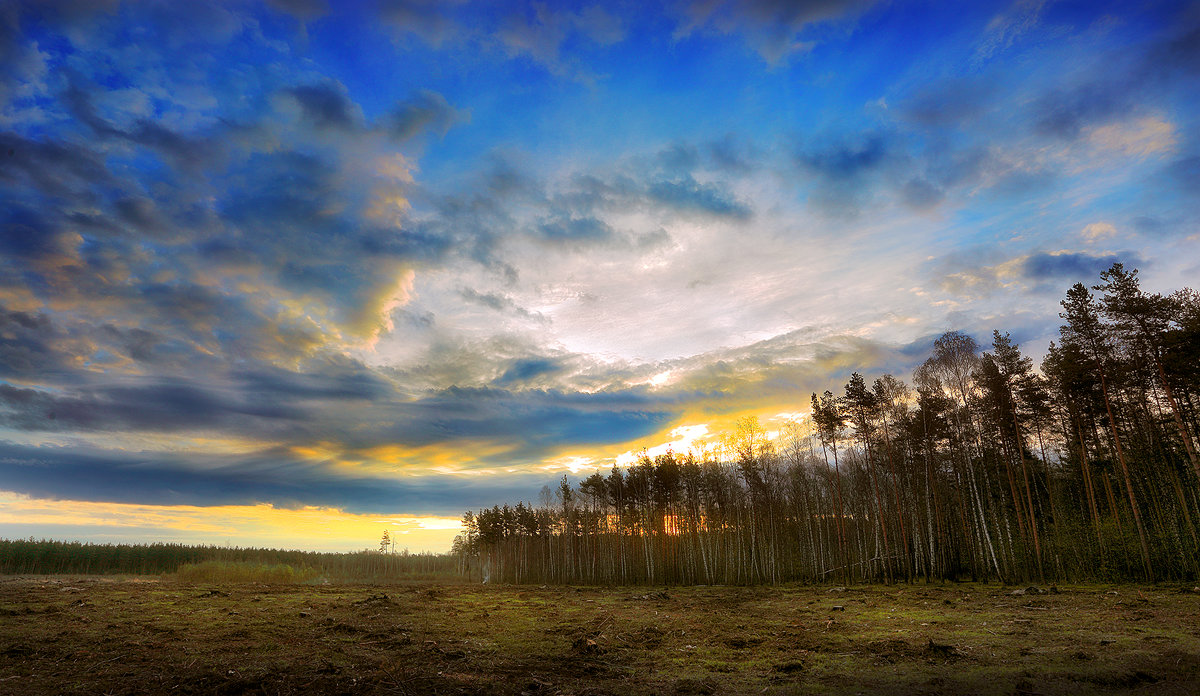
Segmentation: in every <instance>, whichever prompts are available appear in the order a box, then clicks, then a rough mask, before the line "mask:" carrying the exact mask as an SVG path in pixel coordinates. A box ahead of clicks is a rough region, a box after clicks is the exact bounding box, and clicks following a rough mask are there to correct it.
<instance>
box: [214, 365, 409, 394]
mask: <svg viewBox="0 0 1200 696" xmlns="http://www.w3.org/2000/svg"><path fill="white" fill-rule="evenodd" d="M305 367H306V369H305V370H304V371H302V372H300V371H294V370H285V369H282V368H279V367H274V366H261V367H258V368H256V369H255V370H237V371H234V372H233V373H232V377H233V378H234V379H235V380H236V381H237V382H239V385H240V386H239V388H240V390H241V391H242V392H243V393H245V394H247V395H252V396H253V397H254V398H256V399H257V400H259V401H267V402H270V401H287V402H294V401H296V400H322V401H323V400H335V401H345V400H351V401H376V400H385V399H388V398H390V397H392V396H394V393H395V392H394V388H393V387H392V385H391V384H389V383H388V382H387V381H386V380H384V379H382V378H381V377H380V376H379V375H378V374H376V373H375V372H373V371H371V370H369V369H368V368H367V367H366V366H364V365H362V364H361V363H358V362H355V361H352V360H350V359H349V358H345V357H334V356H328V357H323V358H320V359H317V360H315V361H310V362H309V363H308V364H306V366H305Z"/></svg>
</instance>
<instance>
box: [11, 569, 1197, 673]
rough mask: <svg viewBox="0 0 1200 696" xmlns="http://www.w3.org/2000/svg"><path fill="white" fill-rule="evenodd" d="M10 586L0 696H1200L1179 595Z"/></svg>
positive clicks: (95, 583) (86, 583)
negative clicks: (1133, 693) (793, 695)
mask: <svg viewBox="0 0 1200 696" xmlns="http://www.w3.org/2000/svg"><path fill="white" fill-rule="evenodd" d="M1015 589H1017V588H1011V587H1008V588H1002V587H1000V586H996V585H991V586H988V585H967V584H964V585H930V586H926V585H910V586H899V587H884V586H868V587H849V588H830V587H827V586H825V587H754V588H743V587H689V588H683V587H680V588H667V589H665V590H663V589H658V588H635V587H624V588H570V587H491V586H476V585H430V584H413V585H390V586H363V585H344V586H342V585H324V586H306V585H256V584H240V585H234V584H224V585H216V584H186V583H179V582H175V581H159V580H145V579H112V578H95V577H91V578H89V577H75V578H71V577H4V578H0V693H6V694H23V693H65V694H98V693H112V694H125V693H147V692H150V693H166V692H171V693H183V694H235V693H261V694H301V693H368V694H371V693H398V694H407V693H422V694H423V693H436V694H458V693H501V694H560V693H561V694H609V693H611V694H625V693H680V694H692V693H717V694H721V693H747V694H749V693H755V694H757V693H768V694H771V693H866V694H873V693H929V694H936V693H984V694H1066V693H1079V692H1081V691H1082V692H1090V693H1125V692H1131V691H1136V692H1137V693H1145V694H1194V693H1200V593H1198V592H1196V591H1194V590H1193V589H1192V588H1191V587H1178V586H1144V587H1135V586H1126V585H1122V586H1113V587H1108V586H1086V587H1064V588H1061V590H1060V591H1058V592H1048V593H1045V594H1038V593H1025V594H1014V593H1013V592H1014V590H1015Z"/></svg>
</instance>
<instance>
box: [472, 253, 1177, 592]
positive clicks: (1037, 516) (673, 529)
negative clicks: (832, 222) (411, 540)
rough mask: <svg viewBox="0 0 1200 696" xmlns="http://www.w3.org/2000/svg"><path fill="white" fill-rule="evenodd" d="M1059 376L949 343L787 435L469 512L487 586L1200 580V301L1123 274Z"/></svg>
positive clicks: (735, 441)
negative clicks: (906, 377)
mask: <svg viewBox="0 0 1200 696" xmlns="http://www.w3.org/2000/svg"><path fill="white" fill-rule="evenodd" d="M1061 305H1062V312H1061V314H1060V316H1061V317H1062V319H1063V322H1064V323H1063V324H1062V326H1061V329H1060V334H1059V340H1057V341H1054V342H1051V343H1050V345H1049V347H1048V350H1047V351H1046V356H1045V359H1044V360H1043V362H1042V363H1041V366H1040V369H1036V370H1035V368H1034V364H1033V361H1032V359H1031V358H1030V357H1028V356H1026V355H1024V354H1022V352H1021V350H1020V347H1019V346H1018V345H1017V344H1016V343H1014V341H1013V340H1012V339H1011V338H1010V336H1009V335H1008V334H1007V333H1002V332H1000V331H995V332H993V336H992V342H991V345H990V346H980V345H978V344H977V342H976V341H975V340H974V339H973V338H972V337H971V336H969V335H966V334H964V333H961V332H948V333H946V334H943V335H942V336H941V337H940V338H938V339H937V340H936V341H935V342H934V344H933V347H932V353H931V355H929V357H928V359H926V360H925V361H924V362H923V363H921V364H920V365H919V366H918V367H917V368H916V369H915V371H914V372H913V374H912V377H911V381H910V382H909V383H906V382H904V381H903V380H901V379H899V378H897V377H895V376H893V375H890V374H884V375H881V376H879V377H877V378H875V379H873V380H869V379H868V378H867V377H864V376H863V375H862V374H860V373H858V372H855V373H853V374H852V375H851V376H850V378H849V380H848V382H847V383H846V384H845V386H844V388H843V389H842V390H841V393H839V394H835V393H833V392H831V391H825V392H824V393H823V394H812V396H811V399H810V400H809V404H808V405H810V406H811V417H810V418H805V419H803V420H802V421H801V422H791V423H789V424H788V425H787V426H786V427H785V428H784V429H783V431H782V432H781V433H780V434H779V436H778V437H774V438H768V437H767V433H766V431H765V429H764V428H763V427H762V426H761V425H760V424H759V422H758V421H757V420H756V419H755V418H752V417H751V418H745V419H742V420H740V421H738V423H737V426H736V428H734V429H733V431H732V432H728V433H726V434H725V435H724V437H723V438H722V440H721V444H720V446H716V447H713V448H712V449H711V450H708V451H698V452H695V451H692V452H668V453H666V454H662V455H658V456H655V457H649V456H645V455H644V456H642V457H641V459H640V461H638V462H637V463H636V464H635V465H633V466H629V467H627V468H622V467H613V469H612V470H611V472H609V474H608V475H607V476H605V475H603V474H602V473H599V472H597V473H595V474H593V475H591V476H589V477H587V478H585V479H583V480H581V481H579V482H578V484H577V485H574V486H573V485H572V484H571V482H570V481H569V480H568V479H567V478H566V477H565V476H564V477H563V479H562V481H561V482H560V484H559V487H558V490H556V491H543V495H542V496H541V500H540V501H539V502H538V503H537V504H531V503H525V502H521V503H518V504H516V505H515V506H511V505H504V506H496V507H492V508H491V509H482V510H478V511H474V512H467V513H466V514H465V515H464V516H463V521H464V531H463V532H462V533H461V534H460V535H459V536H458V537H457V538H456V539H455V542H454V549H453V552H454V554H455V555H457V556H458V558H459V559H460V560H461V562H462V564H463V568H464V569H467V570H469V571H470V572H474V573H478V574H479V575H480V576H481V578H482V579H483V580H484V581H490V582H514V583H571V584H629V583H645V584H702V585H703V584H775V583H781V582H830V583H838V584H848V583H857V582H883V583H893V582H906V581H918V580H924V581H935V580H976V581H1001V582H1007V583H1017V582H1069V581H1080V580H1114V581H1118V580H1119V581H1152V582H1153V581H1159V580H1168V579H1173V580H1192V579H1195V578H1196V577H1197V576H1198V575H1200V461H1198V459H1197V448H1196V440H1197V431H1198V419H1197V410H1196V404H1197V400H1198V398H1200V294H1198V293H1197V292H1196V291H1194V290H1191V289H1187V288H1185V289H1182V290H1179V291H1177V292H1174V293H1172V294H1169V295H1163V294H1158V293H1151V292H1147V291H1144V290H1143V289H1142V288H1141V285H1140V282H1139V278H1138V272H1137V270H1135V269H1126V268H1125V267H1124V266H1122V265H1121V264H1119V263H1118V264H1114V265H1113V266H1112V267H1110V268H1109V269H1108V270H1106V271H1104V272H1103V273H1101V274H1100V279H1099V283H1098V284H1097V285H1094V286H1091V287H1090V288H1089V287H1088V286H1087V285H1085V284H1083V283H1076V284H1075V285H1074V286H1072V287H1071V288H1070V289H1069V290H1068V291H1067V293H1066V297H1065V298H1064V299H1063V300H1062V302H1061Z"/></svg>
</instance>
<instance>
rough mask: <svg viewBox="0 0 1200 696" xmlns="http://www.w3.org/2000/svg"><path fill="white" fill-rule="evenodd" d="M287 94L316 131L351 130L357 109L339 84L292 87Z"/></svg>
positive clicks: (354, 123)
mask: <svg viewBox="0 0 1200 696" xmlns="http://www.w3.org/2000/svg"><path fill="white" fill-rule="evenodd" d="M287 93H288V94H290V95H291V96H292V98H293V99H295V100H296V103H297V104H299V105H300V110H301V112H302V113H303V114H304V117H305V118H306V119H308V121H309V122H310V123H312V124H313V125H314V126H315V127H316V128H318V129H332V130H353V129H354V127H355V126H356V122H357V117H356V112H357V107H356V106H355V105H354V103H353V102H352V101H350V98H349V96H347V94H346V88H345V87H343V86H342V85H341V84H334V83H323V84H316V85H304V86H300V87H293V88H291V89H289V90H287Z"/></svg>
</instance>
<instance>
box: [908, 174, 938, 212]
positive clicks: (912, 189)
mask: <svg viewBox="0 0 1200 696" xmlns="http://www.w3.org/2000/svg"><path fill="white" fill-rule="evenodd" d="M900 193H901V195H902V196H903V198H904V202H905V203H907V204H908V205H909V206H910V207H912V208H914V209H916V210H927V209H929V208H932V207H934V206H936V205H937V204H938V203H941V202H942V199H943V198H945V197H946V194H945V193H944V192H943V191H942V190H941V189H939V188H938V187H936V186H934V185H933V184H931V183H929V182H928V181H926V180H924V179H909V180H908V181H907V182H906V183H905V184H904V186H903V187H902V188H901V189H900Z"/></svg>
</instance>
